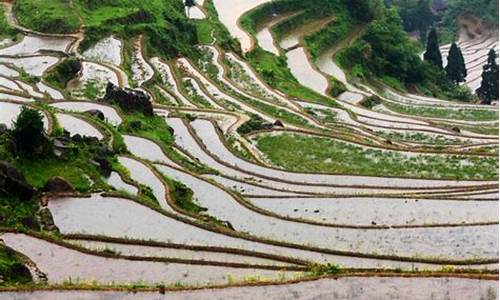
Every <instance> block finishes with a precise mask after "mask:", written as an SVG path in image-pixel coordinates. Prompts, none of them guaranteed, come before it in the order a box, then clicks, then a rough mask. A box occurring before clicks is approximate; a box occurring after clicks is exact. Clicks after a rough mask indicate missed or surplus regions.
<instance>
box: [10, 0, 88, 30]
mask: <svg viewBox="0 0 500 300" xmlns="http://www.w3.org/2000/svg"><path fill="white" fill-rule="evenodd" d="M14 12H15V14H16V17H17V19H18V20H19V23H21V25H23V26H25V27H28V28H30V29H33V30H36V31H40V32H50V33H71V32H76V31H78V29H79V28H80V20H79V17H78V14H77V12H76V11H75V10H74V9H73V8H72V7H71V6H70V1H65V0H17V1H16V2H15V6H14Z"/></svg>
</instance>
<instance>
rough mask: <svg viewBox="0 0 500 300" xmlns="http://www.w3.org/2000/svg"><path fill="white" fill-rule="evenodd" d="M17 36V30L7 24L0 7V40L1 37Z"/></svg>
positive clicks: (2, 8)
mask: <svg viewBox="0 0 500 300" xmlns="http://www.w3.org/2000/svg"><path fill="white" fill-rule="evenodd" d="M16 34H17V30H16V29H14V28H12V27H11V26H10V25H9V23H8V22H7V18H6V17H5V9H4V7H3V6H0V38H1V37H14V36H15V35H16Z"/></svg>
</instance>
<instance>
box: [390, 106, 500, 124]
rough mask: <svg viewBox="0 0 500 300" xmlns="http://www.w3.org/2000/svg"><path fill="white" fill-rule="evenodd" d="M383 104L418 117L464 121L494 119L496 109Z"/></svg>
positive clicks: (496, 113)
mask: <svg viewBox="0 0 500 300" xmlns="http://www.w3.org/2000/svg"><path fill="white" fill-rule="evenodd" d="M384 105H385V106H386V107H387V108H388V109H390V110H392V111H395V112H398V113H402V114H407V115H415V116H420V117H431V118H443V119H453V120H466V121H495V120H498V111H496V110H488V109H467V108H459V109H446V108H440V107H423V106H412V105H402V104H398V103H394V102H384Z"/></svg>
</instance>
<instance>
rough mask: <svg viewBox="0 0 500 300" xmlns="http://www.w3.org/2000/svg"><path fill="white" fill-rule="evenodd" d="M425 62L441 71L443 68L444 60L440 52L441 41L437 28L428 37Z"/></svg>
mask: <svg viewBox="0 0 500 300" xmlns="http://www.w3.org/2000/svg"><path fill="white" fill-rule="evenodd" d="M424 60H426V61H428V62H429V63H431V64H433V65H435V66H436V67H438V68H440V69H442V68H443V58H442V57H441V51H439V40H438V35H437V32H436V28H432V29H431V30H430V31H429V35H428V36H427V50H426V51H425V53H424Z"/></svg>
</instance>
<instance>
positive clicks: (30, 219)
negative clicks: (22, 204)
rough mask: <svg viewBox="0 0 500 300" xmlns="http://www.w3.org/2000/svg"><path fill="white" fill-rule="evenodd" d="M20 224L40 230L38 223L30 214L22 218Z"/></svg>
mask: <svg viewBox="0 0 500 300" xmlns="http://www.w3.org/2000/svg"><path fill="white" fill-rule="evenodd" d="M21 224H23V225H24V226H26V227H28V228H30V229H33V230H40V224H38V222H37V221H36V219H35V218H34V217H32V216H29V217H24V218H22V219H21Z"/></svg>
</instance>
